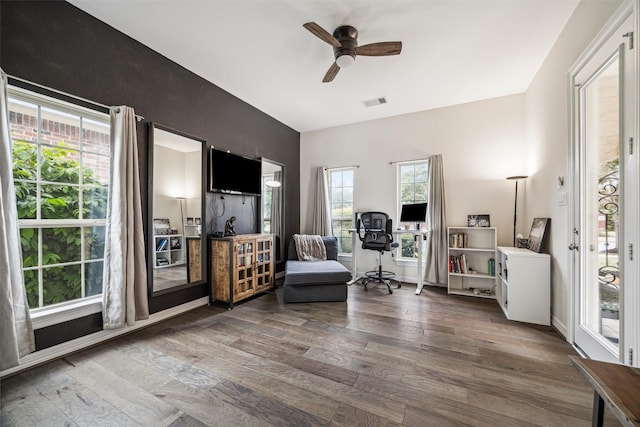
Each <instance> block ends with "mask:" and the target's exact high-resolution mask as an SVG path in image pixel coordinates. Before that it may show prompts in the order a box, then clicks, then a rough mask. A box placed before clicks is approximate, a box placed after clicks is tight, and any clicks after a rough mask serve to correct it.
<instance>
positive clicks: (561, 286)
mask: <svg viewBox="0 0 640 427" xmlns="http://www.w3.org/2000/svg"><path fill="white" fill-rule="evenodd" d="M620 3H621V1H618V0H610V1H585V0H583V1H582V2H581V3H580V4H579V5H578V7H577V8H576V10H575V12H574V14H573V16H572V17H571V19H570V20H569V22H568V24H567V26H566V27H565V29H564V30H563V32H562V34H561V35H560V37H559V38H558V40H557V42H556V44H555V46H554V47H553V49H552V51H551V52H550V54H549V56H548V57H547V59H546V60H545V62H544V64H543V66H542V67H541V68H540V70H539V71H538V73H537V75H536V77H535V78H534V80H533V82H532V83H531V85H530V86H529V88H528V90H527V92H526V96H525V99H526V135H527V147H528V149H527V172H528V174H529V175H530V178H529V179H528V180H527V184H528V188H527V197H526V215H527V221H528V222H529V223H530V222H531V220H532V218H534V217H548V218H551V234H550V242H549V243H550V245H549V251H550V253H551V259H552V267H551V271H552V316H553V319H552V320H553V324H554V326H555V327H556V328H557V329H558V330H560V331H561V332H563V333H565V335H566V329H567V325H568V322H570V321H571V320H570V319H569V318H568V316H569V283H568V282H567V277H568V273H569V268H568V267H569V259H568V249H567V246H568V244H569V242H568V233H569V231H568V230H567V227H568V213H567V206H561V205H559V203H558V201H557V197H558V195H559V193H562V192H565V191H566V190H567V188H566V187H565V188H558V182H557V178H558V177H565V179H568V178H569V177H568V153H569V137H568V133H569V130H568V117H567V116H568V105H567V102H568V100H567V90H568V88H567V72H568V70H569V69H570V68H571V66H572V65H573V63H574V62H575V61H576V60H577V59H578V57H579V56H580V55H581V54H582V52H583V51H584V50H585V49H586V47H587V45H588V44H589V43H590V42H591V40H592V39H593V38H594V37H595V36H596V34H597V33H598V31H599V30H600V28H602V26H603V25H604V24H605V23H606V21H607V20H608V18H609V17H610V16H611V14H612V13H613V12H614V11H615V9H616V8H617V7H618V6H619V4H620ZM565 182H566V181H565Z"/></svg>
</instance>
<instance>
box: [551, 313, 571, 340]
mask: <svg viewBox="0 0 640 427" xmlns="http://www.w3.org/2000/svg"><path fill="white" fill-rule="evenodd" d="M551 326H553V327H554V328H555V329H556V331H557V332H558V333H559V334H560V335H562V336H563V337H564V339H565V340H566V341H567V342H568V343H570V341H569V336H568V335H567V325H565V324H564V323H562V322H561V321H560V319H558V318H557V317H556V316H551Z"/></svg>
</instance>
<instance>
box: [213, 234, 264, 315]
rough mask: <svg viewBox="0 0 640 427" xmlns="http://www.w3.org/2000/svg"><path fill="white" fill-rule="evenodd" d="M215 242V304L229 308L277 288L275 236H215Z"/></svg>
mask: <svg viewBox="0 0 640 427" xmlns="http://www.w3.org/2000/svg"><path fill="white" fill-rule="evenodd" d="M210 243H211V283H210V286H211V297H210V299H211V301H212V302H216V301H217V302H225V303H228V304H229V308H230V309H231V308H233V304H234V303H236V302H238V301H241V300H243V299H245V298H249V297H251V296H253V295H255V294H258V293H260V292H265V291H267V290H270V289H273V287H274V274H275V273H274V259H273V235H271V234H242V235H238V236H228V237H214V238H211V240H210Z"/></svg>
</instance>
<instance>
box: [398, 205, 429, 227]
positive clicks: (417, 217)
mask: <svg viewBox="0 0 640 427" xmlns="http://www.w3.org/2000/svg"><path fill="white" fill-rule="evenodd" d="M426 218H427V204H426V203H412V204H406V205H402V210H401V211H400V222H413V223H415V224H416V230H418V229H419V228H420V223H421V222H424V221H425V220H426Z"/></svg>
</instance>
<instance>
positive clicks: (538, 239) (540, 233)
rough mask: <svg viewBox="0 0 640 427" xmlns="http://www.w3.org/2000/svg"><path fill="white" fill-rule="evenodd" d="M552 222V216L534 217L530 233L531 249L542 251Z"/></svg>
mask: <svg viewBox="0 0 640 427" xmlns="http://www.w3.org/2000/svg"><path fill="white" fill-rule="evenodd" d="M550 224H551V218H533V224H531V232H530V233H529V250H530V251H533V252H538V253H540V252H542V249H543V248H544V243H545V240H546V238H547V230H548V229H549V225H550Z"/></svg>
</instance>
